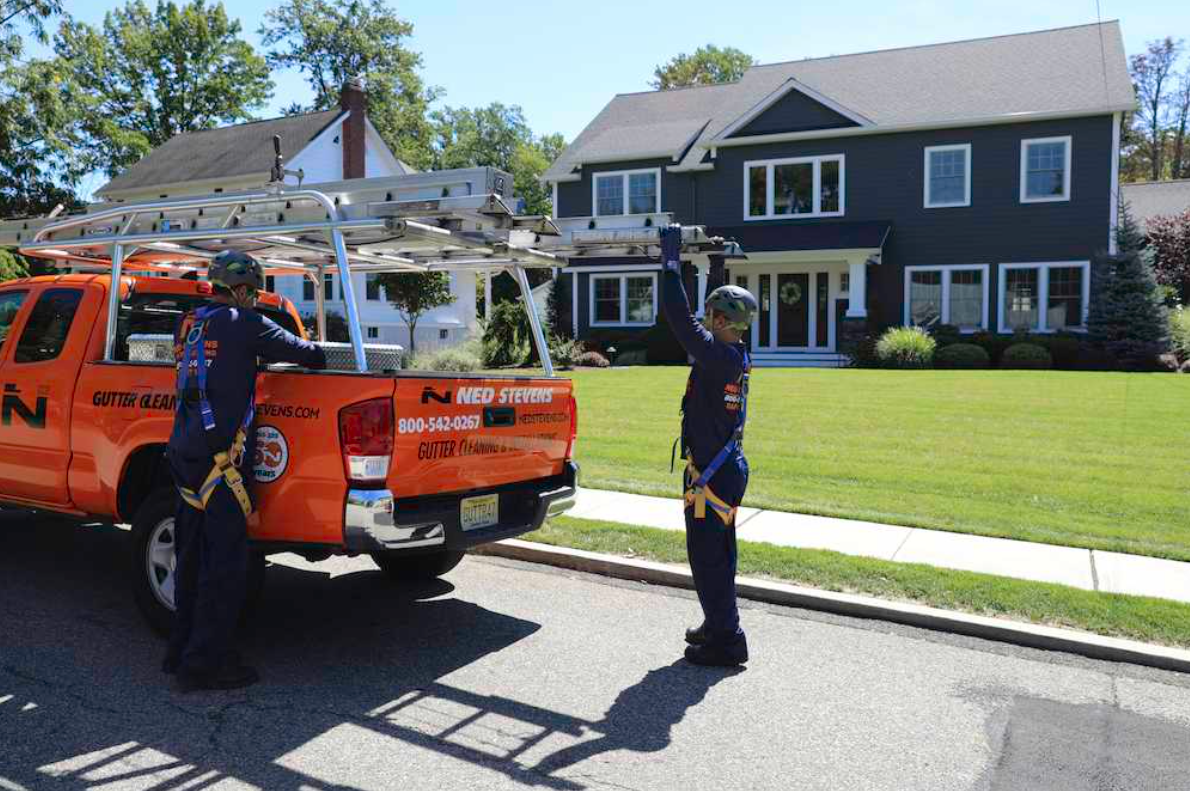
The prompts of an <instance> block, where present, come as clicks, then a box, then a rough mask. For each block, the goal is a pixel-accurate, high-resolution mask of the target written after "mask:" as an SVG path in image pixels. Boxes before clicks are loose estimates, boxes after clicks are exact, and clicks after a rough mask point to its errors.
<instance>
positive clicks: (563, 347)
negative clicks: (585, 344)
mask: <svg viewBox="0 0 1190 791" xmlns="http://www.w3.org/2000/svg"><path fill="white" fill-rule="evenodd" d="M547 340H548V345H549V349H550V359H551V360H553V361H554V365H555V366H557V367H558V368H573V367H574V363H575V360H577V359H578V356H579V355H580V354H582V344H581V343H579V342H578V341H575V340H571V339H570V338H564V337H561V336H558V335H550V337H549V338H548V339H547Z"/></svg>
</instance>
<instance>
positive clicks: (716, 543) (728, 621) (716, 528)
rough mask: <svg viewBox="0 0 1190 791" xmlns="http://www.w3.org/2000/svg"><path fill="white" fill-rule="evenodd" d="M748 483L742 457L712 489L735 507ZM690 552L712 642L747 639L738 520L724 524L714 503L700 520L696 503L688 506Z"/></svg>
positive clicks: (718, 476)
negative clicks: (739, 588) (738, 579)
mask: <svg viewBox="0 0 1190 791" xmlns="http://www.w3.org/2000/svg"><path fill="white" fill-rule="evenodd" d="M747 486H748V466H747V463H746V462H745V461H744V460H743V459H742V458H737V459H734V460H729V461H728V462H727V463H725V464H724V465H723V467H721V468H720V469H719V472H718V473H717V474H716V475H715V476H714V478H712V480H711V489H712V490H713V491H714V492H715V494H716V495H718V496H719V497H720V498H722V499H723V500H725V501H726V502H727V504H728V505H730V506H732V507H736V506H738V505H739V504H740V502H741V501H743V499H744V490H745V489H746V488H747ZM686 554H687V555H688V556H689V558H690V571H691V573H692V574H693V576H694V587H695V590H697V591H698V603H699V604H700V605H702V613H703V618H704V620H705V622H706V628H707V636H708V638H709V639H710V641H711V642H712V643H717V644H721V645H722V644H730V643H735V642H737V641H739V640H741V639H743V636H744V632H743V630H742V629H741V628H740V612H739V609H738V608H737V606H736V593H735V574H736V538H735V523H734V522H733V523H732V524H731V525H726V524H724V522H723V520H722V519H720V518H719V517H718V515H716V514H715V512H714V511H713V510H712V509H711V508H710V506H708V507H707V510H706V517H705V518H703V519H696V518H695V517H694V506H693V505H688V506H686Z"/></svg>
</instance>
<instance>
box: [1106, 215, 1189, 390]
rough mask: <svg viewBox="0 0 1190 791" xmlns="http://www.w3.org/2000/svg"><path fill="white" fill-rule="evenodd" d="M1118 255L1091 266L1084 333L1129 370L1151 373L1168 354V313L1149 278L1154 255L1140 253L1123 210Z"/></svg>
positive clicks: (1152, 278)
mask: <svg viewBox="0 0 1190 791" xmlns="http://www.w3.org/2000/svg"><path fill="white" fill-rule="evenodd" d="M1116 239H1117V245H1118V246H1119V251H1118V252H1117V253H1116V254H1115V255H1109V254H1107V253H1101V254H1099V255H1097V256H1096V257H1095V261H1094V262H1093V264H1092V270H1093V273H1094V277H1093V280H1092V283H1093V284H1094V286H1095V288H1094V290H1093V293H1092V295H1091V305H1090V311H1089V317H1088V332H1089V335H1090V339H1091V341H1092V342H1094V343H1096V344H1098V345H1099V346H1101V347H1102V348H1103V349H1104V350H1105V351H1106V352H1107V353H1108V354H1110V355H1111V356H1112V357H1113V358H1115V359H1116V360H1117V361H1118V362H1119V364H1120V365H1121V366H1122V367H1123V368H1125V369H1127V370H1151V369H1152V368H1153V367H1154V366H1155V365H1156V362H1157V357H1158V355H1161V354H1163V353H1165V352H1166V351H1168V350H1169V338H1170V326H1169V312H1168V311H1167V310H1166V308H1165V305H1164V304H1163V299H1162V295H1161V289H1160V287H1159V286H1158V285H1157V279H1156V277H1155V276H1154V275H1153V264H1152V252H1151V250H1147V249H1143V250H1142V249H1140V245H1141V244H1143V236H1142V234H1141V233H1140V230H1139V228H1138V227H1137V225H1136V223H1135V222H1134V221H1133V219H1132V216H1131V213H1130V212H1129V211H1128V208H1127V206H1126V205H1125V206H1121V216H1120V223H1119V227H1118V230H1117V237H1116Z"/></svg>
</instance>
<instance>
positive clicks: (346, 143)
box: [339, 77, 368, 179]
mask: <svg viewBox="0 0 1190 791" xmlns="http://www.w3.org/2000/svg"><path fill="white" fill-rule="evenodd" d="M339 107H341V108H342V109H343V110H348V111H350V112H351V115H350V116H348V118H347V120H346V121H344V122H343V134H342V143H343V178H345V179H362V178H363V177H364V174H365V164H364V162H365V155H364V151H365V141H366V139H367V135H366V133H367V125H366V124H365V123H364V119H365V118H367V116H368V96H367V94H366V93H364V82H363V80H361V79H360V78H359V77H352V78H351V79H349V80H348V81H347V82H346V83H344V85H343V90H342V92H340V94H339Z"/></svg>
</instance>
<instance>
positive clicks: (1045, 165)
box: [1021, 135, 1074, 203]
mask: <svg viewBox="0 0 1190 791" xmlns="http://www.w3.org/2000/svg"><path fill="white" fill-rule="evenodd" d="M1073 148H1074V142H1073V138H1072V137H1071V136H1070V135H1066V136H1065V137H1037V138H1033V139H1031V140H1022V141H1021V203H1053V202H1054V201H1068V200H1070V155H1071V149H1073Z"/></svg>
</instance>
